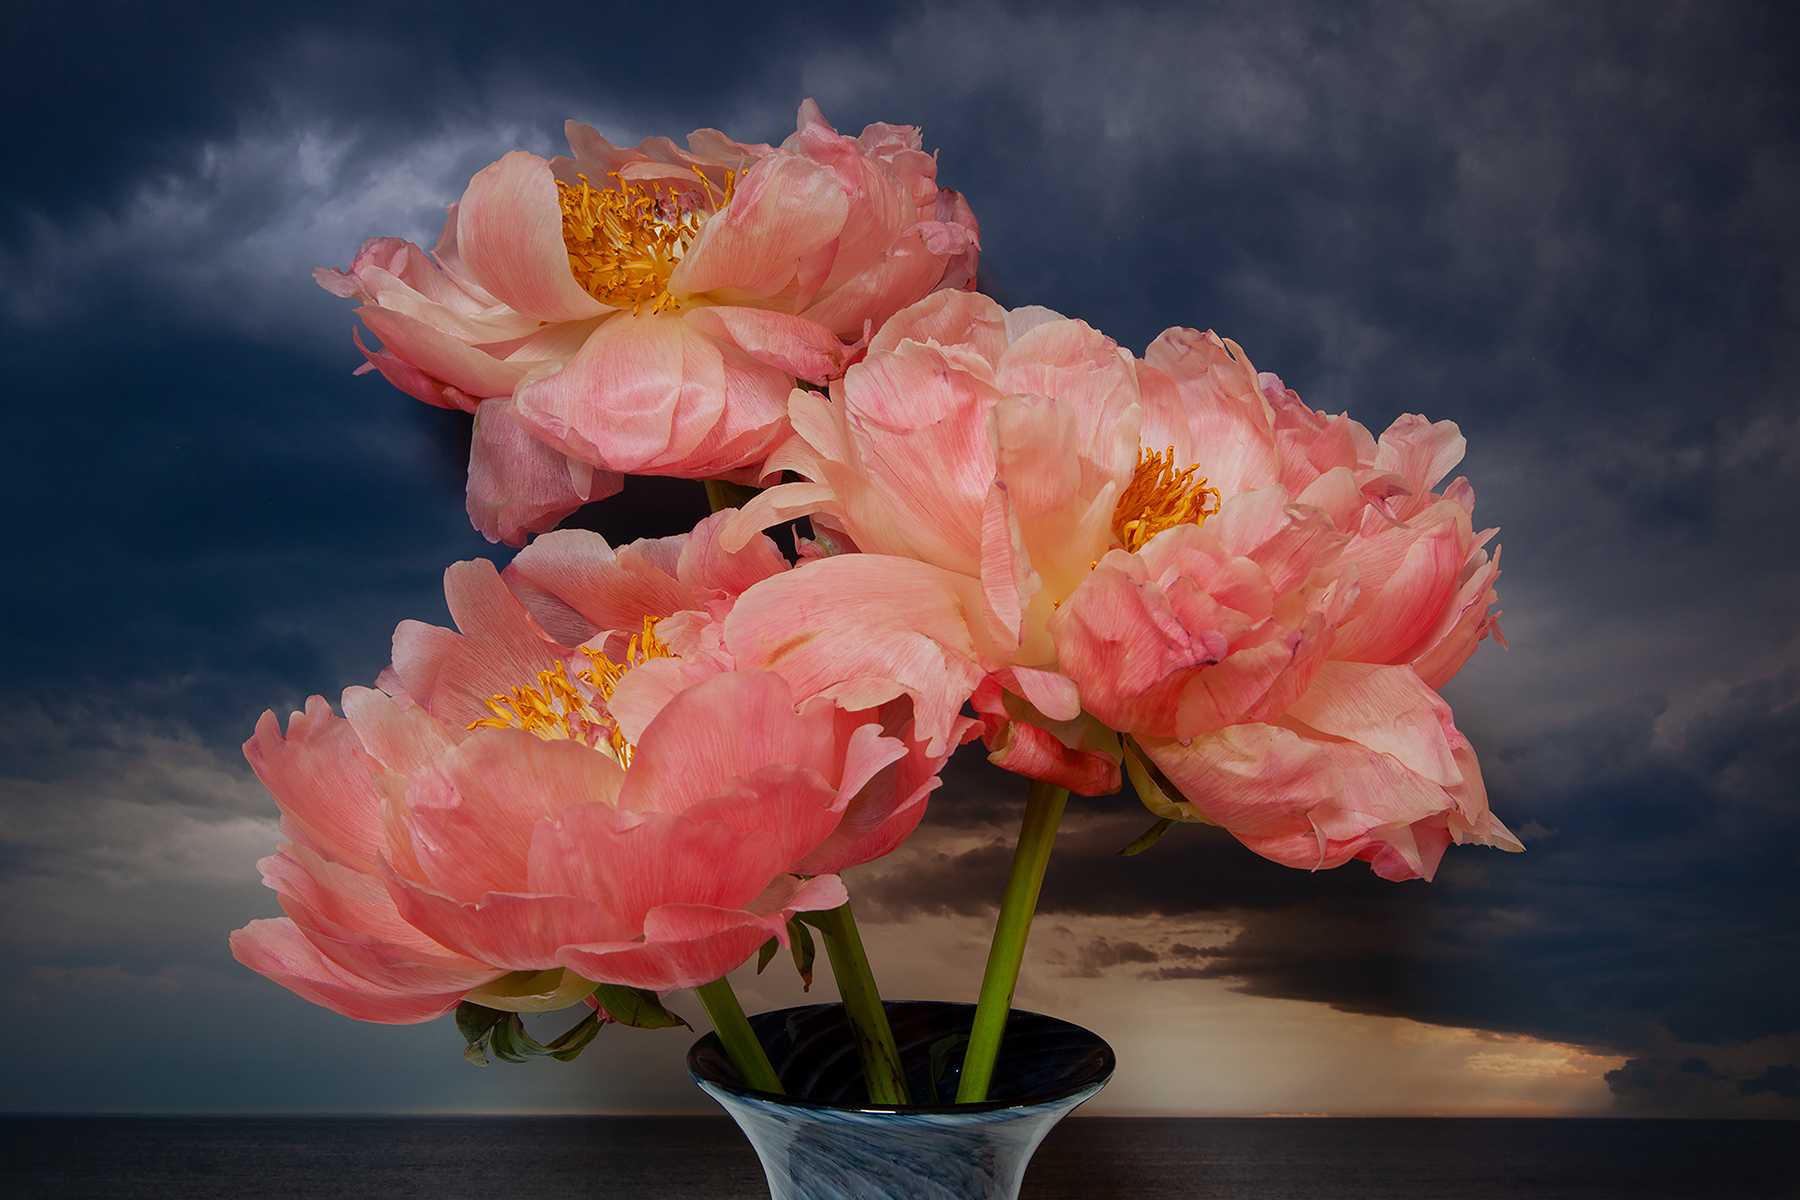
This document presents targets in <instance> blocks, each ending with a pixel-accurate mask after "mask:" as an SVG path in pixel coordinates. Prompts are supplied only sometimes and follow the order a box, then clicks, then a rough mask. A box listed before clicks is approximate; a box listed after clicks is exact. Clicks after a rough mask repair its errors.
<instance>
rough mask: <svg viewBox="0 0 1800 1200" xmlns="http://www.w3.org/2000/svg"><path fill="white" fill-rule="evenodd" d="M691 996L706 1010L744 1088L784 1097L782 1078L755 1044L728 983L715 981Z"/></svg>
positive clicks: (745, 1018)
mask: <svg viewBox="0 0 1800 1200" xmlns="http://www.w3.org/2000/svg"><path fill="white" fill-rule="evenodd" d="M694 995H696V996H698V997H700V1003H701V1004H702V1005H704V1006H705V1008H706V1015H707V1017H708V1019H710V1020H711V1021H712V1023H713V1032H714V1033H717V1034H718V1035H719V1041H720V1042H721V1043H722V1044H723V1045H724V1047H725V1053H726V1054H728V1055H730V1057H731V1065H732V1066H734V1067H736V1068H737V1073H738V1078H740V1079H742V1080H743V1081H744V1086H745V1087H752V1088H755V1089H756V1090H757V1091H759V1092H774V1093H775V1094H776V1095H777V1096H781V1095H785V1094H786V1093H785V1091H783V1089H782V1086H781V1078H780V1076H778V1075H776V1074H775V1067H774V1066H773V1064H771V1063H770V1062H769V1055H768V1053H767V1052H766V1051H765V1050H764V1049H763V1048H762V1043H761V1042H759V1041H757V1040H756V1032H755V1031H754V1030H752V1029H751V1028H750V1021H749V1018H747V1017H745V1016H744V1006H743V1005H741V1004H739V1003H738V998H737V993H736V992H734V991H732V990H731V983H730V982H729V981H728V980H724V979H715V980H713V981H712V982H711V983H703V984H701V985H700V986H699V987H697V988H695V989H694Z"/></svg>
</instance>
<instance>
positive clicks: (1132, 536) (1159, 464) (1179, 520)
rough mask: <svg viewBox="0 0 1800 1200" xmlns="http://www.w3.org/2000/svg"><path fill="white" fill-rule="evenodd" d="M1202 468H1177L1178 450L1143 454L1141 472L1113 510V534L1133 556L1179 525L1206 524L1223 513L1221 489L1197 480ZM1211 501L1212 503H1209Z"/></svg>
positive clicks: (1139, 469) (1140, 458)
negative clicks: (1196, 474)
mask: <svg viewBox="0 0 1800 1200" xmlns="http://www.w3.org/2000/svg"><path fill="white" fill-rule="evenodd" d="M1199 469H1200V468H1199V467H1198V466H1192V467H1184V468H1182V469H1181V470H1179V471H1177V470H1176V469H1175V447H1173V446H1170V447H1169V451H1168V454H1167V455H1166V456H1165V455H1162V454H1158V453H1157V452H1156V451H1154V450H1142V451H1140V452H1139V457H1138V465H1137V470H1136V471H1135V472H1134V473H1133V474H1132V477H1131V482H1130V483H1129V484H1127V485H1126V486H1125V491H1124V494H1122V495H1121V496H1120V497H1119V503H1118V504H1117V506H1115V507H1114V508H1113V532H1114V533H1115V534H1117V535H1118V538H1119V544H1120V545H1122V546H1124V547H1125V549H1127V550H1129V551H1131V552H1132V553H1133V554H1135V553H1137V552H1138V551H1139V550H1142V549H1143V548H1144V545H1145V543H1147V542H1148V541H1149V540H1150V539H1151V538H1153V537H1155V536H1156V535H1157V534H1159V533H1161V532H1162V531H1163V530H1165V529H1172V528H1174V527H1175V526H1177V525H1204V524H1205V523H1206V518H1208V517H1210V516H1212V515H1213V514H1214V513H1216V512H1218V511H1219V489H1218V488H1210V487H1207V486H1206V476H1204V475H1202V476H1201V477H1200V478H1199V479H1197V480H1196V479H1195V478H1194V473H1195V472H1196V471H1198V470H1199ZM1209 501H1210V503H1209Z"/></svg>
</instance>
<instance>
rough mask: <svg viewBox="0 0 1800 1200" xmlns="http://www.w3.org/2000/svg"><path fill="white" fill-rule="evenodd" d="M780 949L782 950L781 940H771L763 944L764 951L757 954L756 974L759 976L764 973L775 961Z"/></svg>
mask: <svg viewBox="0 0 1800 1200" xmlns="http://www.w3.org/2000/svg"><path fill="white" fill-rule="evenodd" d="M779 949H781V939H779V938H770V939H769V940H768V941H766V942H764V943H763V944H762V949H761V950H758V951H757V952H756V973H757V974H758V975H761V974H762V973H763V968H764V967H766V966H768V965H769V964H770V963H772V962H774V961H775V952H776V951H777V950H779Z"/></svg>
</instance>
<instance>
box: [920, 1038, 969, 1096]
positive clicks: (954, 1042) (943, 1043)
mask: <svg viewBox="0 0 1800 1200" xmlns="http://www.w3.org/2000/svg"><path fill="white" fill-rule="evenodd" d="M968 1040H969V1035H968V1034H966V1033H953V1034H951V1035H950V1036H949V1037H944V1038H939V1039H938V1040H937V1041H935V1042H933V1043H931V1052H930V1058H929V1062H930V1066H929V1067H927V1068H926V1072H925V1086H926V1089H927V1094H928V1096H929V1099H927V1100H926V1101H925V1103H927V1104H940V1103H942V1101H940V1100H939V1099H938V1080H940V1079H942V1078H943V1077H944V1068H945V1067H946V1066H947V1065H948V1062H947V1060H948V1059H949V1057H950V1052H951V1051H952V1050H954V1049H956V1048H957V1047H958V1046H961V1045H963V1044H964V1043H966V1042H967V1041H968Z"/></svg>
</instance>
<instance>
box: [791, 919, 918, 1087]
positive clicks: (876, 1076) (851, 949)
mask: <svg viewBox="0 0 1800 1200" xmlns="http://www.w3.org/2000/svg"><path fill="white" fill-rule="evenodd" d="M809 915H810V916H813V917H816V918H817V927H818V929H819V931H820V932H821V933H823V934H824V935H825V953H826V954H828V955H830V956H831V973H832V974H833V975H835V976H837V985H838V993H839V994H840V995H841V996H843V998H844V1014H845V1015H846V1016H848V1017H849V1018H850V1032H851V1034H852V1035H853V1036H854V1037H855V1038H856V1053H857V1054H858V1056H860V1057H861V1058H862V1068H863V1082H864V1083H865V1084H866V1085H867V1086H868V1089H869V1103H871V1104H911V1103H912V1096H911V1094H910V1093H908V1092H907V1090H906V1072H905V1071H904V1070H902V1069H901V1066H900V1051H899V1049H898V1048H897V1047H896V1046H895V1045H894V1030H893V1028H892V1027H891V1026H890V1025H889V1024H888V1019H887V1010H886V1009H884V1008H882V1006H881V993H880V992H879V991H877V990H876V989H875V976H874V974H873V973H872V972H871V971H870V970H869V956H868V955H867V954H866V953H864V952H863V944H862V935H861V934H859V933H858V932H857V931H856V918H855V917H854V916H852V915H851V913H850V904H849V902H848V901H846V902H845V903H843V904H842V905H840V906H838V907H837V908H834V909H831V910H830V911H829V912H822V913H813V914H809Z"/></svg>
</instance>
